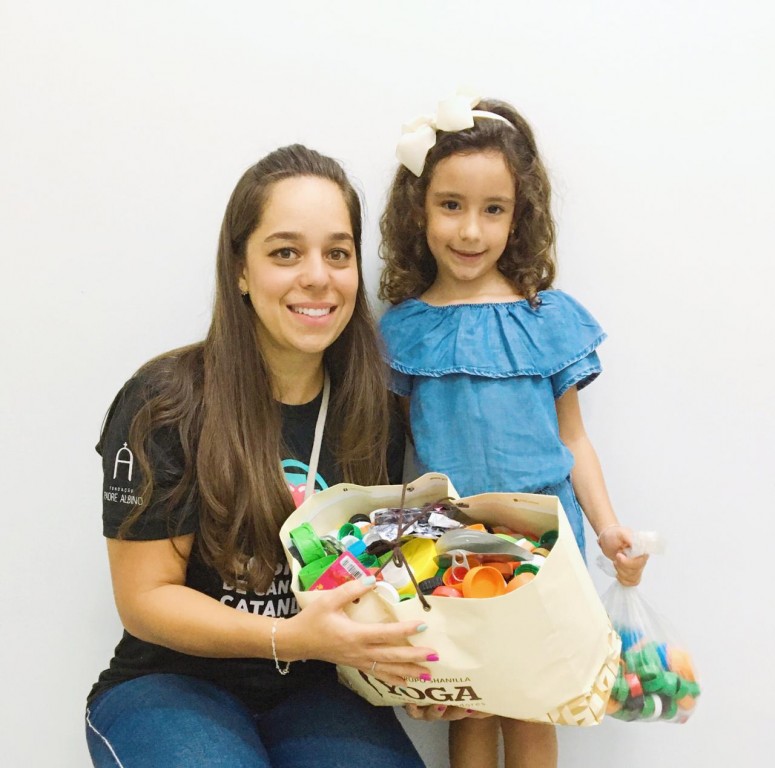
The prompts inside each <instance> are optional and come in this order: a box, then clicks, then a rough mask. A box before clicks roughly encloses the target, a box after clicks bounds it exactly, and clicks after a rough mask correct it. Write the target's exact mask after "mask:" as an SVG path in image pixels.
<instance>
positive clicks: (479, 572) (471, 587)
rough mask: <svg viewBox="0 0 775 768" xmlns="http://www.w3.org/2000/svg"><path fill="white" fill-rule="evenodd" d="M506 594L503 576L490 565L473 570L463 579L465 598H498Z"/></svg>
mask: <svg viewBox="0 0 775 768" xmlns="http://www.w3.org/2000/svg"><path fill="white" fill-rule="evenodd" d="M505 592H506V582H505V581H504V580H503V576H501V574H500V571H498V570H497V569H495V568H491V567H490V566H489V565H480V566H477V567H476V568H472V569H471V570H470V571H469V572H468V573H467V574H466V577H465V578H464V579H463V597H498V595H503V594H505Z"/></svg>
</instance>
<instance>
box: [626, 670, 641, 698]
mask: <svg viewBox="0 0 775 768" xmlns="http://www.w3.org/2000/svg"><path fill="white" fill-rule="evenodd" d="M624 679H625V680H626V681H627V685H628V686H629V687H630V696H633V697H642V696H643V686H642V685H641V682H640V678H639V677H638V676H637V675H636V674H634V673H633V672H628V673H626V674H625V675H624Z"/></svg>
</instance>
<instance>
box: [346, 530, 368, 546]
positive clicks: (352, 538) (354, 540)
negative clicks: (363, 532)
mask: <svg viewBox="0 0 775 768" xmlns="http://www.w3.org/2000/svg"><path fill="white" fill-rule="evenodd" d="M340 541H341V543H342V545H343V546H344V548H345V549H350V547H351V546H352V545H353V544H356V543H358V542H360V543H361V544H363V540H362V539H360V538H358V536H353V535H352V534H350V533H348V534H347V536H342V537H341V539H340ZM363 548H364V549H366V545H365V544H363Z"/></svg>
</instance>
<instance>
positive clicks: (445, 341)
mask: <svg viewBox="0 0 775 768" xmlns="http://www.w3.org/2000/svg"><path fill="white" fill-rule="evenodd" d="M538 296H539V298H540V300H541V303H540V304H539V305H538V306H537V307H535V308H534V307H532V306H531V304H530V302H529V301H527V300H525V299H517V300H514V301H507V302H494V303H487V304H449V305H445V306H435V305H433V304H428V303H426V302H424V301H422V300H420V299H407V300H406V301H404V302H402V303H401V304H398V305H397V306H395V307H392V308H391V309H389V310H388V311H387V312H386V313H385V315H384V316H383V317H382V320H381V321H380V326H381V329H382V334H383V336H384V339H385V344H386V347H387V354H388V362H389V364H390V366H391V367H392V368H394V369H395V370H397V371H400V372H401V373H405V374H408V375H411V376H445V375H448V374H453V373H465V374H469V375H473V376H485V377H491V378H505V377H510V376H542V377H546V376H552V375H553V374H555V373H557V372H558V371H561V370H562V369H563V368H566V367H567V366H569V365H571V364H572V363H574V362H576V361H578V360H581V359H582V358H584V357H586V356H587V355H588V354H589V353H590V352H591V351H593V350H594V349H595V348H596V347H597V346H598V345H599V344H600V343H601V342H602V341H603V340H604V339H605V338H606V334H605V333H604V332H603V329H602V328H601V327H600V325H599V324H598V323H597V321H596V320H595V318H594V317H592V315H591V314H590V313H589V312H588V311H587V310H586V309H585V308H584V307H583V306H582V305H581V304H580V303H579V302H578V301H576V300H575V299H574V298H573V297H571V296H569V295H568V294H567V293H564V292H563V291H558V290H550V291H541V292H540V293H539V294H538Z"/></svg>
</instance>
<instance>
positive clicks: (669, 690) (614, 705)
mask: <svg viewBox="0 0 775 768" xmlns="http://www.w3.org/2000/svg"><path fill="white" fill-rule="evenodd" d="M663 550H664V545H663V543H662V542H661V540H660V539H659V537H658V536H656V534H653V533H647V532H640V533H636V534H635V541H634V543H633V547H632V550H631V552H630V554H633V555H638V554H658V553H659V554H661V552H662V551H663ZM598 564H599V565H600V567H601V568H602V569H603V570H604V571H606V573H608V574H609V575H615V573H614V571H613V566H611V564H610V561H608V560H606V559H605V558H603V557H602V556H600V558H599V559H598ZM603 605H604V606H605V608H606V611H608V616H609V617H610V619H611V623H612V624H613V626H614V629H615V630H616V631H617V632H618V633H619V636H620V637H621V639H622V656H621V660H620V662H619V672H618V675H617V678H616V682H615V683H614V686H613V689H612V690H611V697H610V698H609V700H608V706H607V710H606V712H607V714H608V715H610V716H611V717H614V718H616V719H617V720H624V721H626V722H633V721H637V722H655V721H660V720H661V721H664V722H668V723H685V722H686V721H687V720H688V719H689V717H691V715H692V713H693V712H694V708H695V706H696V703H697V698H698V697H699V695H700V686H699V683H698V682H697V677H696V674H695V671H694V666H693V664H692V659H691V656H690V655H689V653H688V651H687V650H686V649H685V647H684V646H683V644H682V643H681V642H680V641H679V640H678V638H677V636H676V634H675V632H674V630H673V629H672V627H671V626H670V625H669V624H668V622H667V621H666V620H665V619H664V618H663V617H662V616H660V615H659V614H658V613H657V612H656V611H654V609H653V608H652V607H651V606H650V605H649V604H648V603H647V602H646V600H645V598H644V597H643V595H642V593H641V590H640V588H638V587H625V586H622V585H621V584H620V583H619V582H618V581H615V582H614V583H613V585H612V586H611V587H610V588H609V589H608V591H607V592H606V593H605V594H604V595H603Z"/></svg>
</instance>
